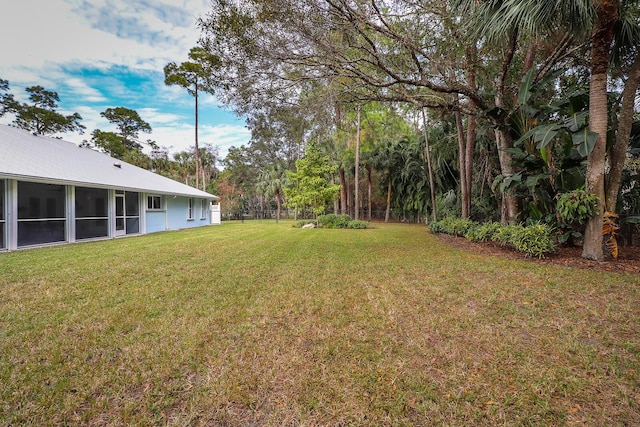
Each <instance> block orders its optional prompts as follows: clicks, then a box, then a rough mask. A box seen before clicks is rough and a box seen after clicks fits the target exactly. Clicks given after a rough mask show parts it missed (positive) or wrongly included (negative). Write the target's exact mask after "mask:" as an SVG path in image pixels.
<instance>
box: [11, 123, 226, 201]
mask: <svg viewBox="0 0 640 427" xmlns="http://www.w3.org/2000/svg"><path fill="white" fill-rule="evenodd" d="M116 165H119V167H118V166H116ZM0 178H9V179H18V180H23V181H40V182H50V183H57V184H71V185H78V186H84V187H98V188H105V187H106V188H115V189H118V190H130V191H140V192H145V193H155V194H170V195H179V196H189V197H199V198H207V199H213V200H218V199H219V197H217V196H214V195H212V194H209V193H206V192H204V191H200V190H198V189H196V188H193V187H190V186H188V185H185V184H182V183H180V182H177V181H174V180H172V179H169V178H166V177H164V176H160V175H158V174H155V173H153V172H150V171H148V170H145V169H142V168H139V167H137V166H133V165H131V164H129V163H126V162H123V161H122V160H118V159H114V158H113V157H110V156H108V155H106V154H104V153H99V152H97V151H94V150H92V149H90V148H81V147H79V146H78V145H76V144H73V143H71V142H67V141H63V140H61V139H56V138H51V137H47V136H40V135H32V134H31V133H29V132H27V131H25V130H22V129H18V128H14V127H9V126H1V125H0Z"/></svg>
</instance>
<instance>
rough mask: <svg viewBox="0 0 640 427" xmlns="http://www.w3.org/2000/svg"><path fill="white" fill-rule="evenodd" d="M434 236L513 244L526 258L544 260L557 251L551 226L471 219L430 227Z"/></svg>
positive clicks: (436, 224) (439, 222)
mask: <svg viewBox="0 0 640 427" xmlns="http://www.w3.org/2000/svg"><path fill="white" fill-rule="evenodd" d="M429 230H430V231H431V232H432V233H446V234H451V235H454V236H464V237H466V238H467V239H469V240H471V241H472V242H480V241H489V240H491V241H493V242H498V243H500V244H502V245H509V246H511V247H513V248H514V249H515V250H517V251H518V252H522V253H524V254H525V255H526V256H530V257H534V256H535V257H538V258H544V257H545V256H546V255H547V254H549V253H552V252H554V251H555V250H556V241H555V234H554V229H553V228H552V227H550V226H549V225H547V224H542V223H536V224H532V225H529V226H527V227H525V226H523V225H505V224H501V223H499V222H488V223H485V224H478V223H476V222H473V221H470V220H463V219H459V218H446V219H444V220H442V221H437V222H433V223H431V224H429Z"/></svg>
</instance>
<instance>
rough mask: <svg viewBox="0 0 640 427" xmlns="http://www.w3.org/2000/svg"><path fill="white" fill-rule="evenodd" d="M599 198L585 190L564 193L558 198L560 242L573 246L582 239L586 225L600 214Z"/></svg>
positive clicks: (557, 210)
mask: <svg viewBox="0 0 640 427" xmlns="http://www.w3.org/2000/svg"><path fill="white" fill-rule="evenodd" d="M597 204H598V197H597V196H596V195H594V194H590V193H587V192H586V191H585V190H584V189H579V190H574V191H570V192H567V193H562V194H559V195H558V196H557V203H556V214H557V216H558V224H557V225H558V242H560V243H568V244H573V241H574V240H577V239H581V238H582V236H583V231H584V224H585V223H586V222H587V220H588V219H589V218H590V217H592V216H594V215H596V214H597V213H598V207H597Z"/></svg>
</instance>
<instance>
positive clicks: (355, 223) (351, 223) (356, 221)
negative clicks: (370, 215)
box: [347, 219, 371, 229]
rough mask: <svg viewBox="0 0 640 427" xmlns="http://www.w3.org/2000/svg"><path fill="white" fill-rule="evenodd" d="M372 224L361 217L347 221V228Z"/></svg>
mask: <svg viewBox="0 0 640 427" xmlns="http://www.w3.org/2000/svg"><path fill="white" fill-rule="evenodd" d="M370 224H371V223H370V222H369V221H361V220H359V219H354V220H351V221H349V222H348V223H347V228H353V229H365V228H369V225H370Z"/></svg>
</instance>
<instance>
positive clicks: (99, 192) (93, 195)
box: [76, 187, 109, 240]
mask: <svg viewBox="0 0 640 427" xmlns="http://www.w3.org/2000/svg"><path fill="white" fill-rule="evenodd" d="M108 201H109V194H108V191H107V190H104V189H99V188H84V187H76V239H77V240H82V239H92V238H96V237H107V236H109V213H108V208H107V207H108V205H109V203H108Z"/></svg>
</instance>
